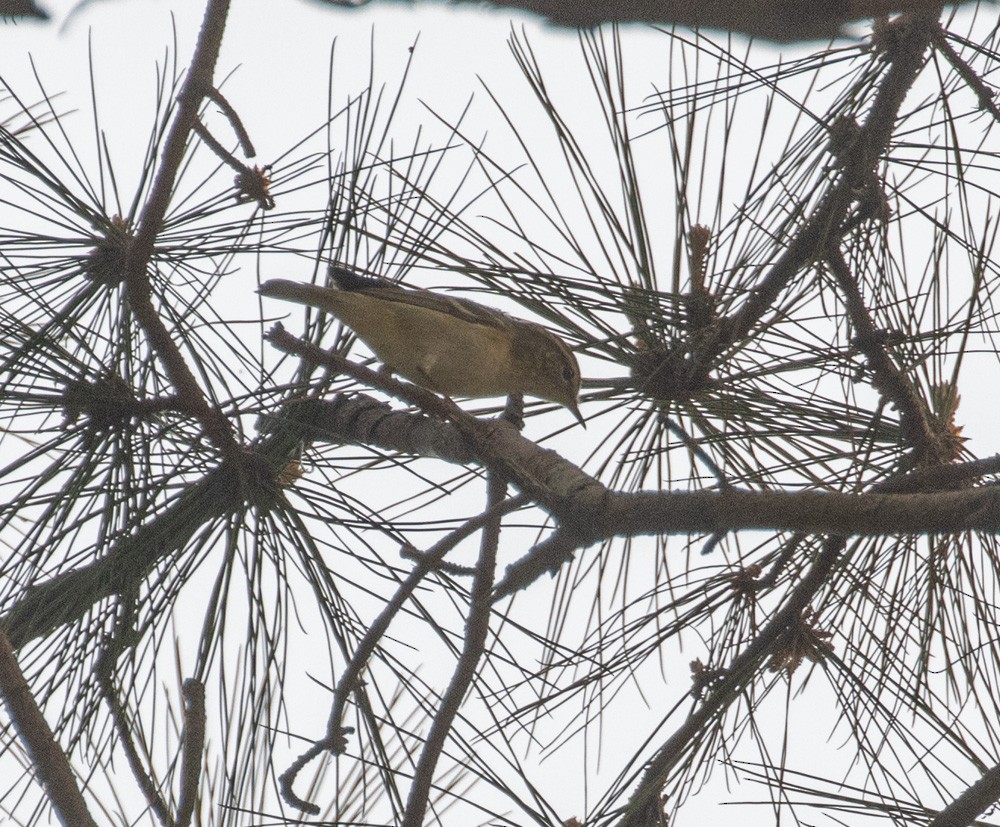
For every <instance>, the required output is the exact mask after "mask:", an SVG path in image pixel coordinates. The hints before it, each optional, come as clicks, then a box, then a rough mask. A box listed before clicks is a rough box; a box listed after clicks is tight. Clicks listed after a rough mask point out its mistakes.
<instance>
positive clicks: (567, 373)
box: [563, 365, 573, 382]
mask: <svg viewBox="0 0 1000 827" xmlns="http://www.w3.org/2000/svg"><path fill="white" fill-rule="evenodd" d="M563 381H564V382H572V381H573V368H571V367H570V366H569V365H563Z"/></svg>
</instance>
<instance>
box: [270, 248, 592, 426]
mask: <svg viewBox="0 0 1000 827" xmlns="http://www.w3.org/2000/svg"><path fill="white" fill-rule="evenodd" d="M328 275H329V283H330V286H321V285H317V284H308V283H303V282H295V281H289V280H286V279H271V280H269V281H265V282H264V283H263V284H261V285H260V287H259V288H258V290H257V292H258V293H259V294H260V295H262V296H265V297H267V298H274V299H283V300H285V301H292V302H297V303H299V304H305V305H309V306H311V307H316V308H318V309H320V310H324V311H326V312H327V313H330V314H331V315H332V316H334V317H336V318H337V319H339V320H340V321H341V322H343V323H344V324H345V325H347V326H348V327H349V328H350V329H351V330H353V331H354V333H355V334H357V337H358V338H359V339H361V341H363V342H364V343H365V344H366V345H368V347H369V348H371V350H372V352H373V353H374V354H375V355H376V356H377V357H378V359H379V361H381V362H382V363H383V365H384V366H385V367H386V369H388V370H390V371H392V372H395V373H398V374H399V375H400V376H402V377H403V378H405V379H408V380H409V381H411V382H413V383H414V384H416V385H420V386H421V387H423V388H426V389H428V390H431V391H434V392H435V393H439V394H443V395H445V396H449V397H468V398H476V399H478V398H483V397H490V396H509V395H512V394H527V395H529V396H535V397H538V398H539V399H544V400H545V401H547V402H554V403H556V404H557V405H562V406H564V407H566V408H568V409H569V410H570V412H571V413H572V414H573V415H574V416H575V417H576V419H577V420H578V421H579V422H580V423H581V424H584V425H585V423H584V419H583V416H582V415H581V413H580V408H579V401H578V398H579V393H580V367H579V365H578V364H577V361H576V357H575V356H574V355H573V352H572V351H571V350H570V349H569V347H567V345H566V343H565V342H563V341H562V339H560V338H559V337H558V336H556V335H555V334H553V333H551V332H550V331H548V330H546V329H545V328H544V327H542V326H541V325H539V324H535V323H534V322H528V321H525V320H524V319H518V318H515V317H514V316H510V315H508V314H507V313H504V312H502V311H500V310H496V309H494V308H492V307H487V306H486V305H483V304H479V303H478V302H474V301H470V300H469V299H462V298H457V297H454V296H450V295H444V294H441V293H437V292H434V291H431V290H421V289H413V288H403V287H400V286H399V285H398V284H395V283H394V282H391V281H388V280H386V279H382V278H376V277H372V276H365V275H361V274H360V273H358V272H356V271H354V270H352V269H350V268H348V267H344V266H342V265H338V264H332V265H330V267H329V273H328Z"/></svg>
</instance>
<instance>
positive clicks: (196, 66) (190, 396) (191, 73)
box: [124, 0, 243, 467]
mask: <svg viewBox="0 0 1000 827" xmlns="http://www.w3.org/2000/svg"><path fill="white" fill-rule="evenodd" d="M229 3H230V0H209V3H208V6H207V8H206V9H205V18H204V22H203V23H202V29H201V33H200V35H199V37H198V44H197V46H196V47H195V52H194V57H193V58H192V60H191V65H190V67H189V68H188V73H187V78H186V80H185V82H184V86H183V88H182V89H181V92H180V95H179V96H178V106H177V114H176V115H175V116H174V121H173V123H172V124H171V125H170V130H169V132H168V133H167V138H166V140H165V141H164V144H163V153H162V155H161V156H160V165H159V169H158V170H157V173H156V178H155V180H154V181H153V185H152V188H151V189H150V192H149V197H148V198H147V199H146V203H145V206H144V207H143V208H142V212H141V213H140V215H139V219H138V223H137V227H136V233H135V236H134V237H133V238H132V240H131V243H130V244H129V245H128V249H127V250H126V255H125V265H124V274H125V285H126V288H127V296H128V302H129V306H130V307H131V309H132V312H133V314H134V315H135V318H136V321H138V323H139V325H140V326H141V327H142V329H143V331H144V332H145V334H146V337H147V338H148V340H149V344H150V347H151V348H152V349H153V350H154V352H155V353H156V355H157V356H158V357H159V359H160V361H161V362H162V363H163V367H164V369H165V370H166V372H167V376H168V377H169V378H170V382H171V384H172V385H173V386H174V387H175V388H176V389H177V393H178V395H179V396H180V397H181V398H182V399H183V400H184V404H185V405H186V406H187V407H188V408H189V409H190V410H192V411H193V412H194V415H195V416H197V418H198V420H199V421H200V422H201V424H202V427H203V428H204V429H205V434H206V436H207V437H208V439H209V440H210V441H211V443H212V444H213V445H214V446H215V447H216V448H217V449H218V450H219V451H220V452H221V453H222V454H223V455H224V456H225V457H226V459H227V460H229V461H231V462H233V463H235V464H236V465H237V467H240V466H241V465H242V461H243V455H242V452H241V451H240V448H239V445H238V444H237V442H236V440H235V438H234V436H233V433H232V429H231V428H230V426H229V422H228V421H227V420H226V417H225V416H224V415H223V414H222V412H221V411H219V410H218V409H216V408H215V407H213V406H212V405H210V404H209V403H208V400H207V399H206V397H205V395H204V393H203V392H202V390H201V388H200V387H199V385H198V381H197V379H195V377H194V374H193V373H192V372H191V369H190V368H189V367H188V365H187V362H186V361H185V360H184V356H183V355H182V354H181V351H180V349H179V348H178V347H177V345H176V344H175V343H174V340H173V338H172V337H171V335H170V331H168V330H167V327H166V325H165V324H164V323H163V320H162V319H161V318H160V316H159V314H158V313H157V312H156V308H155V307H154V306H153V301H152V287H151V285H150V283H149V275H148V272H147V267H148V265H149V259H150V256H151V255H152V252H153V246H154V245H155V243H156V237H157V234H158V233H159V232H160V229H161V228H162V226H163V219H164V216H165V215H166V213H167V208H168V207H169V205H170V197H171V195H172V193H173V191H174V183H175V181H176V179H177V174H178V171H179V170H180V167H181V164H182V163H183V161H184V156H185V152H186V147H187V141H188V136H189V135H190V133H191V130H192V129H193V128H194V124H195V122H196V120H197V118H198V109H199V107H200V106H201V102H202V100H203V98H204V96H205V93H206V92H207V90H209V89H211V88H212V74H213V72H214V68H215V63H216V60H217V59H218V56H219V49H220V46H221V44H222V35H223V32H224V31H225V26H226V19H227V16H228V14H229Z"/></svg>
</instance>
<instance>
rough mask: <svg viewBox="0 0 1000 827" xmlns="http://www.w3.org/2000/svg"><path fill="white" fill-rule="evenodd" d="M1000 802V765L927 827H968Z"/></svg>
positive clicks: (993, 768)
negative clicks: (981, 814)
mask: <svg viewBox="0 0 1000 827" xmlns="http://www.w3.org/2000/svg"><path fill="white" fill-rule="evenodd" d="M998 801H1000V764H997V765H995V766H994V767H992V768H991V769H990V770H988V771H987V772H986V774H985V775H983V777H982V778H980V779H979V780H978V781H977V782H976V783H975V784H973V785H972V786H971V787H969V788H968V789H967V790H966V791H965V792H964V793H962V795H960V796H959V797H958V798H956V799H955V800H954V801H953V802H952V803H951V804H949V805H948V806H947V807H946V808H945V809H943V810H941V812H939V813H938V814H937V815H936V816H935V817H934V820H933V821H931V823H930V824H928V825H927V827H966V825H969V824H974V823H975V821H976V817H977V816H979V814H980V813H983V812H985V811H986V810H987V809H988V808H990V807H992V806H993V805H994V804H996V803H997V802H998Z"/></svg>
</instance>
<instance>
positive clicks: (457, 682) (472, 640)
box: [401, 472, 507, 827]
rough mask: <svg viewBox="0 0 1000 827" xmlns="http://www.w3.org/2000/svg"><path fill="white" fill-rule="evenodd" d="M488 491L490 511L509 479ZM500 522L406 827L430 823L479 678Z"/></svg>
mask: <svg viewBox="0 0 1000 827" xmlns="http://www.w3.org/2000/svg"><path fill="white" fill-rule="evenodd" d="M487 488H488V491H487V503H486V505H487V512H489V511H492V510H493V509H495V508H496V507H497V506H498V505H500V504H501V503H502V502H503V498H504V494H505V492H506V490H507V481H506V480H505V479H503V478H502V477H501V476H500V475H498V474H497V473H495V472H494V473H491V474H490V478H489V481H488V485H487ZM500 521H501V515H499V514H496V515H495V516H494V517H493V519H492V520H490V521H489V522H487V523H486V525H485V526H484V528H483V537H482V543H481V544H480V549H479V560H478V561H477V563H476V569H477V571H476V576H475V578H474V579H473V581H472V594H471V600H470V602H469V616H468V619H467V620H466V624H465V636H464V640H463V645H462V652H461V654H460V655H459V658H458V662H457V663H456V664H455V671H454V673H453V674H452V677H451V682H450V683H449V684H448V688H447V690H446V691H445V693H444V696H443V697H442V698H441V704H440V706H439V707H438V711H437V714H436V715H435V716H434V721H433V723H432V724H431V729H430V732H429V733H428V734H427V740H426V741H425V742H424V747H423V749H422V750H421V752H420V759H419V760H418V761H417V768H416V770H415V771H414V775H413V784H412V785H411V786H410V795H409V798H408V799H407V801H406V811H405V812H404V814H403V821H402V824H401V827H421V825H422V824H423V823H424V814H425V813H426V812H427V807H428V804H429V800H430V791H431V784H432V782H433V781H434V771H435V769H436V768H437V764H438V759H439V758H440V757H441V754H442V752H443V750H444V744H445V741H446V740H447V738H448V734H449V733H450V732H451V727H452V724H453V723H454V720H455V716H456V715H458V710H459V708H460V707H461V705H462V699H463V698H464V697H465V694H466V692H467V691H468V689H469V686H470V685H471V683H472V682H473V680H475V678H476V667H477V666H478V664H479V660H480V658H482V656H483V652H484V651H485V648H486V638H487V635H488V634H489V630H490V615H491V612H492V600H491V592H492V590H493V581H494V577H495V574H496V562H497V547H498V546H499V543H500Z"/></svg>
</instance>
